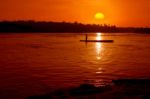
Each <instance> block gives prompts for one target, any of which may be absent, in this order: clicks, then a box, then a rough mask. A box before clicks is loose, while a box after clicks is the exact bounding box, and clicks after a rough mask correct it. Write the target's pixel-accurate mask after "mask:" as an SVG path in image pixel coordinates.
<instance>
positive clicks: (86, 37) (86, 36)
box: [85, 34, 88, 42]
mask: <svg viewBox="0 0 150 99" xmlns="http://www.w3.org/2000/svg"><path fill="white" fill-rule="evenodd" d="M87 39H88V35H87V34H86V35H85V40H86V42H87Z"/></svg>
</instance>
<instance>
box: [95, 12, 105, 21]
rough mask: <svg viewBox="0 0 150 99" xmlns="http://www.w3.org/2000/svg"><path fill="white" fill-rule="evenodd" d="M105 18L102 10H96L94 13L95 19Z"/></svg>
mask: <svg viewBox="0 0 150 99" xmlns="http://www.w3.org/2000/svg"><path fill="white" fill-rule="evenodd" d="M104 18H105V16H104V14H103V13H102V12H97V13H96V14H95V19H99V20H100V19H104Z"/></svg>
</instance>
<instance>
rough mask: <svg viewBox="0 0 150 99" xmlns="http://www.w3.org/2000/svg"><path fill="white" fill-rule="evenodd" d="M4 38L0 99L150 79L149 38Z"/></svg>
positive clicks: (1, 43) (118, 35) (1, 39)
mask: <svg viewBox="0 0 150 99" xmlns="http://www.w3.org/2000/svg"><path fill="white" fill-rule="evenodd" d="M88 35H89V38H88V39H97V40H100V39H113V40H114V43H87V44H86V43H83V42H79V40H81V39H84V38H85V37H84V34H62V33H61V34H59V33H58V34H48V33H47V34H45V33H44V34H42V33H37V34H0V99H25V98H26V97H27V96H31V95H36V94H42V93H46V92H50V91H51V90H55V89H59V88H66V87H70V86H77V85H79V84H81V83H92V84H95V85H96V86H101V85H103V84H107V83H110V82H111V80H112V79H118V78H150V35H148V34H130V33H128V34H121V33H113V34H103V33H95V34H88Z"/></svg>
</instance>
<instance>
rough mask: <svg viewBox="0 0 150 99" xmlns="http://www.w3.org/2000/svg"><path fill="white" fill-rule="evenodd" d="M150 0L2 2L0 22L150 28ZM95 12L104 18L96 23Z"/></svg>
mask: <svg viewBox="0 0 150 99" xmlns="http://www.w3.org/2000/svg"><path fill="white" fill-rule="evenodd" d="M149 5H150V0H1V1H0V20H40V21H41V20H42V21H67V22H74V21H78V22H81V23H96V24H104V23H106V24H114V25H117V26H149V27H150V19H149V18H150V6H149ZM96 12H103V13H104V15H105V19H103V20H96V19H95V18H94V15H95V13H96Z"/></svg>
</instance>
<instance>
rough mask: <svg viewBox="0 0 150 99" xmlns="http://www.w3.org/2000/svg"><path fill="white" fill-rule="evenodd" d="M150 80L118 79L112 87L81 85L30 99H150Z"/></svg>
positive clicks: (30, 98) (113, 82)
mask: <svg viewBox="0 0 150 99" xmlns="http://www.w3.org/2000/svg"><path fill="white" fill-rule="evenodd" d="M149 82H150V79H118V80H113V81H112V84H111V85H105V86H99V87H95V86H94V85H92V84H81V85H80V86H78V87H73V88H66V89H59V90H56V91H54V92H52V93H46V94H44V95H35V96H29V97H28V99H150V83H149Z"/></svg>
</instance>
